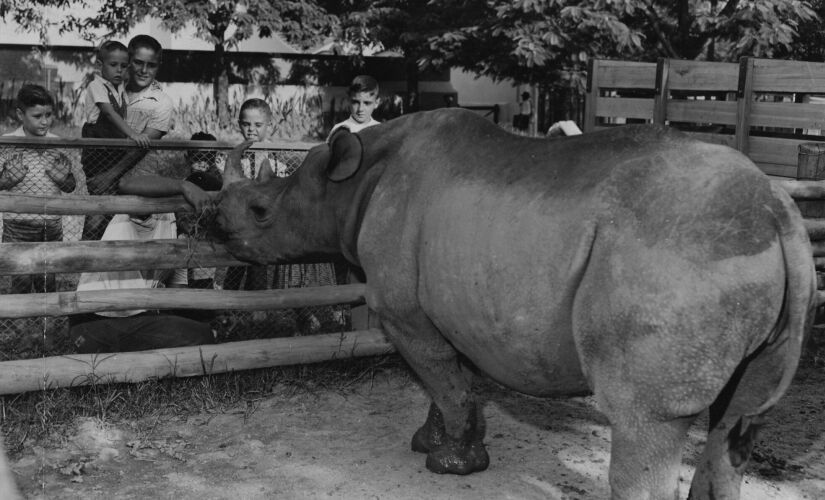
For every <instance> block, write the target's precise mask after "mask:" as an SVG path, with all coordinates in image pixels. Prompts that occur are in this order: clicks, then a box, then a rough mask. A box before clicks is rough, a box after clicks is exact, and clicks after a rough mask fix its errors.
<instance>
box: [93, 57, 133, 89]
mask: <svg viewBox="0 0 825 500" xmlns="http://www.w3.org/2000/svg"><path fill="white" fill-rule="evenodd" d="M128 67H129V53H128V52H125V51H123V50H113V51H111V52H109V53H108V54H106V56H105V58H104V59H103V60H102V61H100V76H102V77H103V79H104V80H106V81H109V82H112V83H113V84H115V85H116V86H117V85H120V84H121V83H123V81H124V80H125V79H126V69H127V68H128Z"/></svg>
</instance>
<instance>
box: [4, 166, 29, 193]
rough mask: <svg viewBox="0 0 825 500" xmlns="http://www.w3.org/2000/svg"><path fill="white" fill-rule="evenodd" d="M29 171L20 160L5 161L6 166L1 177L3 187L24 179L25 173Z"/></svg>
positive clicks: (13, 184)
mask: <svg viewBox="0 0 825 500" xmlns="http://www.w3.org/2000/svg"><path fill="white" fill-rule="evenodd" d="M28 173H29V167H28V165H26V164H25V163H24V162H22V161H15V162H9V163H6V168H5V169H3V173H2V177H3V184H4V185H5V187H4V189H8V188H10V187H12V186H15V185H17V184H19V183H20V181H22V180H23V179H25V177H26V174H28Z"/></svg>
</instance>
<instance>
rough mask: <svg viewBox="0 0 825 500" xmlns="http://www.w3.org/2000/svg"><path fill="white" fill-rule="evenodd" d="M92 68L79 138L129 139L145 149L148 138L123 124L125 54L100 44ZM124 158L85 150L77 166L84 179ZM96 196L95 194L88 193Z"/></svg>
mask: <svg viewBox="0 0 825 500" xmlns="http://www.w3.org/2000/svg"><path fill="white" fill-rule="evenodd" d="M95 67H96V68H97V70H98V74H96V75H95V77H94V79H93V80H92V81H91V82H90V83H89V86H88V87H87V89H86V100H85V104H84V112H85V115H86V122H85V123H84V124H83V128H82V129H81V137H93V138H104V139H123V138H126V137H128V138H130V139H132V140H133V141H135V142H137V143H138V145H140V146H141V147H143V148H146V147H149V137H148V136H147V135H145V134H143V133H140V132H136V131H134V130H132V128H131V127H130V126H129V125H128V124H127V123H126V99H125V97H124V95H123V92H124V90H123V89H124V84H125V80H126V70H127V68H128V67H129V51H128V49H127V48H126V46H125V45H123V44H122V43H120V42H117V41H114V40H109V41H106V42H103V43H102V44H101V45H100V47H99V48H98V50H97V60H96V61H95ZM124 155H125V150H120V149H114V150H111V149H86V150H84V151H83V154H82V157H81V163H82V164H83V171H84V172H85V173H86V176H87V177H90V178H92V177H94V176H95V174H99V173H100V170H101V169H106V168H109V167H111V166H112V165H113V164H114V163H116V162H117V161H119V160H120V159H121V158H123V156H124ZM92 194H99V193H92Z"/></svg>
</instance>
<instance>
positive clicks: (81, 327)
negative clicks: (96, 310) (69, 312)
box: [69, 312, 215, 354]
mask: <svg viewBox="0 0 825 500" xmlns="http://www.w3.org/2000/svg"><path fill="white" fill-rule="evenodd" d="M70 324H71V326H70V327H69V338H71V340H72V343H74V345H75V347H76V348H77V352H79V353H84V354H88V353H96V352H130V351H144V350H147V349H164V348H167V347H184V346H193V345H203V344H212V343H214V341H215V338H214V336H213V334H212V329H211V328H210V327H209V324H208V323H202V322H200V321H195V320H192V319H189V318H183V317H181V316H175V315H172V314H161V313H158V312H145V313H141V314H138V315H135V316H127V317H125V318H109V317H106V316H100V315H87V316H85V317H84V318H82V320H81V318H77V319H75V318H72V321H70Z"/></svg>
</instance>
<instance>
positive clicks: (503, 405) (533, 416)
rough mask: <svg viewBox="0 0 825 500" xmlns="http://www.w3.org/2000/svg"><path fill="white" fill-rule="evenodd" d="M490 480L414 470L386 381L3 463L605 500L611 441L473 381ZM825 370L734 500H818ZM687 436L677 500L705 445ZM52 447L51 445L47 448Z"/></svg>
mask: <svg viewBox="0 0 825 500" xmlns="http://www.w3.org/2000/svg"><path fill="white" fill-rule="evenodd" d="M480 390H481V394H482V397H483V399H484V401H485V403H484V413H485V416H486V418H487V438H486V440H485V443H486V445H487V448H488V451H489V453H490V457H491V464H490V468H489V469H488V470H487V471H485V472H483V473H478V474H474V475H471V476H467V477H456V476H439V475H436V474H432V473H430V472H428V471H427V470H426V469H425V467H424V456H423V455H420V454H416V453H413V452H412V451H410V448H409V440H410V437H411V436H412V434H413V432H414V431H415V430H416V428H417V427H418V426H419V425H421V424H422V423H423V422H424V419H425V417H426V413H427V408H428V399H427V396H426V395H425V393H424V391H423V390H422V389H421V388H420V386H418V385H417V383H416V382H415V381H414V380H413V379H411V377H410V376H408V375H407V374H405V373H399V371H398V370H391V371H388V372H379V373H378V375H377V376H376V377H375V378H374V379H372V380H369V381H364V382H361V383H359V384H357V385H355V386H354V387H352V389H351V390H348V391H346V392H345V393H342V392H340V391H338V392H332V391H321V392H317V391H316V392H314V393H312V394H307V393H301V394H300V395H296V394H297V393H296V392H295V391H294V390H291V389H290V388H288V387H282V388H279V389H278V390H277V391H276V395H275V396H271V397H267V398H265V399H261V400H258V401H250V402H249V404H248V407H247V408H246V409H240V410H237V411H232V412H227V413H220V414H202V415H196V416H192V417H186V418H175V417H167V418H164V419H158V420H156V421H141V422H123V423H120V424H104V423H101V422H100V421H98V420H94V419H83V420H78V421H77V422H75V426H74V430H73V432H72V433H71V434H70V435H69V436H65V437H62V438H61V439H56V440H50V444H44V443H40V444H35V445H31V446H27V447H26V449H25V451H24V452H23V453H22V455H17V456H14V457H12V467H13V469H14V472H15V474H16V477H17V480H18V484H19V485H20V487H21V488H22V489H23V491H24V494H25V495H26V497H27V498H44V499H112V498H116V499H141V500H143V499H149V498H152V499H155V498H157V499H167V498H169V499H171V498H174V499H176V500H184V499H197V500H207V499H259V498H261V499H262V498H267V499H272V498H277V499H281V498H283V499H303V498H343V499H350V498H352V499H416V500H418V499H425V498H427V499H429V498H448V499H468V500H469V499H473V500H475V499H486V498H489V499H539V498H541V499H546V498H550V499H596V498H607V497H608V496H609V491H608V486H607V468H608V462H609V460H608V458H609V443H610V430H609V428H608V427H607V426H606V422H605V419H604V418H603V417H602V416H601V415H600V414H599V413H598V412H597V411H596V410H595V408H594V405H593V401H592V400H591V399H590V398H573V399H551V400H545V399H536V398H530V397H526V396H522V395H518V394H515V393H513V392H509V391H505V390H503V389H500V388H498V387H496V386H494V385H492V384H490V383H486V382H482V383H481V384H480ZM823 410H825V366H822V363H815V361H813V360H810V359H808V360H806V362H805V363H804V364H803V366H802V368H801V369H800V372H799V373H798V375H797V377H796V380H795V382H794V384H793V386H792V388H791V390H790V392H789V394H787V395H786V396H785V398H784V399H783V400H782V401H781V402H780V405H779V407H777V408H776V409H775V410H774V412H773V413H772V414H771V416H770V420H769V423H768V425H767V426H766V428H765V430H764V431H763V433H762V435H761V437H760V441H759V443H758V445H757V448H756V451H755V455H754V457H753V459H752V460H751V465H750V468H749V472H748V474H747V476H746V478H745V481H744V484H743V490H742V498H743V499H756V500H758V499H783V500H787V499H796V498H808V499H818V498H825V419H823V418H822V415H823ZM702 425H703V423H702V422H699V423H697V425H696V426H694V428H693V429H692V430H691V432H690V439H689V444H688V445H687V447H686V452H685V459H684V462H683V463H684V465H683V471H682V479H681V481H682V482H681V485H680V486H681V488H680V491H681V496H682V498H684V497H686V496H687V491H688V486H689V478H690V477H691V475H692V472H693V469H692V464H693V463H695V459H696V457H697V455H698V453H699V452H700V451H701V448H702V444H703V442H704V432H703V431H702ZM52 441H53V442H52Z"/></svg>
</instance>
